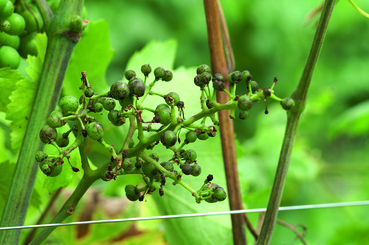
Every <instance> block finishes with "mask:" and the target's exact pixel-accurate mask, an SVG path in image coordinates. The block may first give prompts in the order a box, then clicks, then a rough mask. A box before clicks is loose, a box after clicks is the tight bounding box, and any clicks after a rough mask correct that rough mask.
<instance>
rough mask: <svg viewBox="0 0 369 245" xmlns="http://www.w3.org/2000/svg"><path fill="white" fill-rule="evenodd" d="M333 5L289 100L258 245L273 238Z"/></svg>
mask: <svg viewBox="0 0 369 245" xmlns="http://www.w3.org/2000/svg"><path fill="white" fill-rule="evenodd" d="M335 2H336V0H326V1H325V2H324V7H323V10H322V14H321V16H320V20H319V24H318V27H317V29H316V32H315V36H314V40H313V44H312V46H311V49H310V53H309V56H308V58H307V61H306V64H305V68H304V71H303V73H302V76H301V79H300V82H299V84H298V85H297V88H296V90H295V91H294V92H293V94H292V98H293V99H294V100H295V103H296V105H295V107H294V108H293V109H291V110H290V111H289V112H288V114H287V126H286V131H285V135H284V139H283V144H282V149H281V153H280V157H279V161H278V166H277V171H276V174H275V178H274V183H273V187H272V193H271V195H270V197H269V203H268V208H267V212H266V214H265V218H264V221H263V225H262V227H261V232H260V235H259V238H258V241H257V245H262V244H263V245H264V244H269V243H270V240H271V237H272V233H273V228H274V225H275V223H276V220H277V215H278V208H279V205H280V202H281V197H282V193H283V188H284V184H285V181H286V175H287V170H288V165H289V162H290V157H291V152H292V148H293V143H294V140H295V137H296V131H297V126H298V122H299V119H300V116H301V113H302V112H303V110H304V106H305V102H306V96H307V92H308V89H309V85H310V82H311V77H312V75H313V71H314V68H315V65H316V62H317V59H318V56H319V53H320V50H321V47H322V44H323V40H324V37H325V34H326V31H327V27H328V22H329V19H330V16H331V14H332V11H333V8H334V4H335Z"/></svg>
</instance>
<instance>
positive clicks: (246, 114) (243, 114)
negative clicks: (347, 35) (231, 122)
mask: <svg viewBox="0 0 369 245" xmlns="http://www.w3.org/2000/svg"><path fill="white" fill-rule="evenodd" d="M248 117H249V111H240V112H239V114H238V118H239V119H241V120H245V119H247V118H248Z"/></svg>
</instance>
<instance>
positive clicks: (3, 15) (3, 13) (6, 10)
mask: <svg viewBox="0 0 369 245" xmlns="http://www.w3.org/2000/svg"><path fill="white" fill-rule="evenodd" d="M13 12H14V4H13V3H12V2H11V1H7V2H6V4H5V6H4V7H3V8H2V9H0V20H5V19H7V18H8V17H10V16H11V15H12V14H13Z"/></svg>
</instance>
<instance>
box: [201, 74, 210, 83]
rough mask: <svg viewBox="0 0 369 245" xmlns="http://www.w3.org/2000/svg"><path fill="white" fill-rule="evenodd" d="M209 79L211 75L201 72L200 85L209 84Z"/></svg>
mask: <svg viewBox="0 0 369 245" xmlns="http://www.w3.org/2000/svg"><path fill="white" fill-rule="evenodd" d="M211 79H212V77H211V74H210V73H209V72H203V73H201V74H200V80H201V83H202V84H204V85H207V84H209V82H210V81H211Z"/></svg>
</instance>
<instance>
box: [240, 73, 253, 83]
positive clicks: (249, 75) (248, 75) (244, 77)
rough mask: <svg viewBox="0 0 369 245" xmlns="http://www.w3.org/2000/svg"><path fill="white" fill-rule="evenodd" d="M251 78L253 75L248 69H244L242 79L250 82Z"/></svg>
mask: <svg viewBox="0 0 369 245" xmlns="http://www.w3.org/2000/svg"><path fill="white" fill-rule="evenodd" d="M251 79H252V76H251V74H250V72H249V71H247V70H246V71H243V72H242V73H241V81H242V82H249V81H251Z"/></svg>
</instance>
